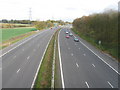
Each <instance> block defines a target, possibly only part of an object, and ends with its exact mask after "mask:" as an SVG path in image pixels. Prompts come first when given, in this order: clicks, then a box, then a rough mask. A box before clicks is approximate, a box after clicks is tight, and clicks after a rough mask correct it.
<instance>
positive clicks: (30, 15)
mask: <svg viewBox="0 0 120 90" xmlns="http://www.w3.org/2000/svg"><path fill="white" fill-rule="evenodd" d="M29 20H30V21H31V20H32V10H31V8H29Z"/></svg>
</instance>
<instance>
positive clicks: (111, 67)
mask: <svg viewBox="0 0 120 90" xmlns="http://www.w3.org/2000/svg"><path fill="white" fill-rule="evenodd" d="M73 36H74V35H73ZM74 37H75V36H74ZM79 41H80V43H81V44H82V45H83V46H85V47H86V48H87V49H88V50H90V51H91V52H92V53H93V54H94V55H96V56H97V57H98V58H99V59H100V60H102V61H103V62H104V63H105V64H107V65H108V66H109V67H110V68H111V69H112V70H113V71H115V72H116V73H117V74H118V75H120V73H119V72H118V71H117V70H116V69H114V68H113V67H112V66H110V65H109V64H108V63H107V62H105V61H104V59H103V58H101V57H100V56H99V55H97V54H96V53H95V52H94V51H93V50H92V49H90V48H89V47H88V46H87V45H85V44H84V43H83V42H82V41H81V40H79Z"/></svg>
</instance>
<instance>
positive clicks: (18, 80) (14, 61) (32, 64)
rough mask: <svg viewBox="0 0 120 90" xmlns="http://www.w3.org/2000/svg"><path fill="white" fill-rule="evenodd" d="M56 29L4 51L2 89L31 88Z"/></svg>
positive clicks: (38, 34)
mask: <svg viewBox="0 0 120 90" xmlns="http://www.w3.org/2000/svg"><path fill="white" fill-rule="evenodd" d="M56 29H57V28H53V29H51V30H49V29H48V30H43V31H40V32H39V33H37V34H35V35H33V36H30V37H28V38H27V39H25V40H23V41H22V42H21V41H20V42H18V43H17V44H14V45H12V46H11V47H8V48H6V49H4V50H3V52H2V53H3V54H2V56H1V57H2V88H31V86H32V84H33V83H34V78H35V75H36V71H37V69H38V66H39V64H40V62H41V58H42V56H43V53H44V51H45V49H46V46H47V44H48V42H49V40H50V38H51V36H52V35H53V34H54V32H55V31H56Z"/></svg>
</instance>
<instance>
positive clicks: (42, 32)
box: [0, 30, 46, 57]
mask: <svg viewBox="0 0 120 90" xmlns="http://www.w3.org/2000/svg"><path fill="white" fill-rule="evenodd" d="M45 31H46V30H45ZM45 31H43V32H45ZM43 32H40V33H38V34H35V35H34V36H32V37H29V38H28V39H27V40H25V41H23V42H21V43H20V44H18V45H17V46H15V47H13V48H12V49H10V50H8V51H7V52H5V53H3V54H2V55H0V57H2V56H4V55H6V54H7V53H9V52H10V51H12V50H14V49H15V48H17V47H19V46H21V45H22V44H24V43H26V42H27V41H29V40H31V39H32V38H34V37H36V36H38V35H40V34H42V33H43ZM1 51H3V50H1Z"/></svg>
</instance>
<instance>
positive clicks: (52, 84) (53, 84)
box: [51, 39, 56, 88]
mask: <svg viewBox="0 0 120 90" xmlns="http://www.w3.org/2000/svg"><path fill="white" fill-rule="evenodd" d="M55 55H56V39H55V42H54V55H53V64H52V80H51V88H54V87H55Z"/></svg>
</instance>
